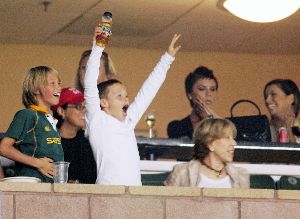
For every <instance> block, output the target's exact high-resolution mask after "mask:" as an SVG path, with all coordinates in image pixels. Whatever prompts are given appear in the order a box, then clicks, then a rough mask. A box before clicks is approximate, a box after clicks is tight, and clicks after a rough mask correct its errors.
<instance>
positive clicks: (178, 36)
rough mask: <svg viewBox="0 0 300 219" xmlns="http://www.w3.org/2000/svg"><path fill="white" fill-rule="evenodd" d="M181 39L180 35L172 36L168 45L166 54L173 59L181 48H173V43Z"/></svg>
mask: <svg viewBox="0 0 300 219" xmlns="http://www.w3.org/2000/svg"><path fill="white" fill-rule="evenodd" d="M180 37H181V34H177V33H176V34H174V36H173V38H172V41H171V43H170V45H169V48H168V53H169V54H170V55H171V56H173V57H175V55H176V53H177V52H178V51H179V49H180V48H181V46H180V45H179V46H175V43H176V42H177V40H178V39H179V38H180Z"/></svg>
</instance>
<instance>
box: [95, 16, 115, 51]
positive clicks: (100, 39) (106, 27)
mask: <svg viewBox="0 0 300 219" xmlns="http://www.w3.org/2000/svg"><path fill="white" fill-rule="evenodd" d="M99 27H101V28H102V30H103V31H104V32H103V33H102V34H100V35H98V36H97V38H96V44H97V45H98V46H101V47H104V46H105V45H106V44H107V43H108V40H109V37H110V35H111V27H112V13H110V12H104V14H103V15H102V19H101V22H100V23H99Z"/></svg>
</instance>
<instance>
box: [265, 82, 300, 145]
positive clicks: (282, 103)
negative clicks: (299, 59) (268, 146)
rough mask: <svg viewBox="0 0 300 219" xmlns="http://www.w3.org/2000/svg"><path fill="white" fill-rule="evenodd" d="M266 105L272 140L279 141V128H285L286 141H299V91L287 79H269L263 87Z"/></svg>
mask: <svg viewBox="0 0 300 219" xmlns="http://www.w3.org/2000/svg"><path fill="white" fill-rule="evenodd" d="M264 98H265V104H266V107H267V109H268V111H269V113H270V116H271V119H270V128H271V134H272V141H273V142H279V141H280V139H279V134H278V133H279V129H280V128H281V127H285V128H286V130H287V139H286V141H287V142H293V143H296V142H297V143H300V119H299V110H300V93H299V88H298V86H297V85H296V83H295V82H294V81H292V80H289V79H275V80H272V81H269V82H268V83H267V84H266V86H265V88H264Z"/></svg>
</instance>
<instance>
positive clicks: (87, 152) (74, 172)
mask: <svg viewBox="0 0 300 219" xmlns="http://www.w3.org/2000/svg"><path fill="white" fill-rule="evenodd" d="M53 111H54V116H56V117H57V119H58V120H59V123H58V129H59V134H60V136H61V144H62V147H63V150H64V154H65V161H67V162H70V166H69V177H68V178H69V182H79V183H85V184H94V183H95V182H96V177H97V168H96V162H95V159H94V156H93V152H92V149H91V146H90V143H89V140H88V139H87V138H85V137H84V131H83V128H84V127H85V119H84V115H85V107H84V98H83V94H82V93H81V92H80V91H79V90H76V89H75V88H64V89H62V91H61V94H60V100H59V104H58V105H56V106H55V107H54V108H53Z"/></svg>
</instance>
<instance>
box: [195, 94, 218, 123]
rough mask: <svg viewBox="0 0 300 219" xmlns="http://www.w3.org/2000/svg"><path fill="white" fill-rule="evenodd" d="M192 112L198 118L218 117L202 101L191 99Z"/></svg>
mask: <svg viewBox="0 0 300 219" xmlns="http://www.w3.org/2000/svg"><path fill="white" fill-rule="evenodd" d="M193 103H194V110H195V113H196V114H197V115H198V117H199V118H218V117H219V116H218V115H217V114H216V113H215V112H214V111H213V110H212V109H211V108H210V107H209V106H207V105H206V104H205V103H204V102H203V101H201V100H200V99H198V98H193Z"/></svg>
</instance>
